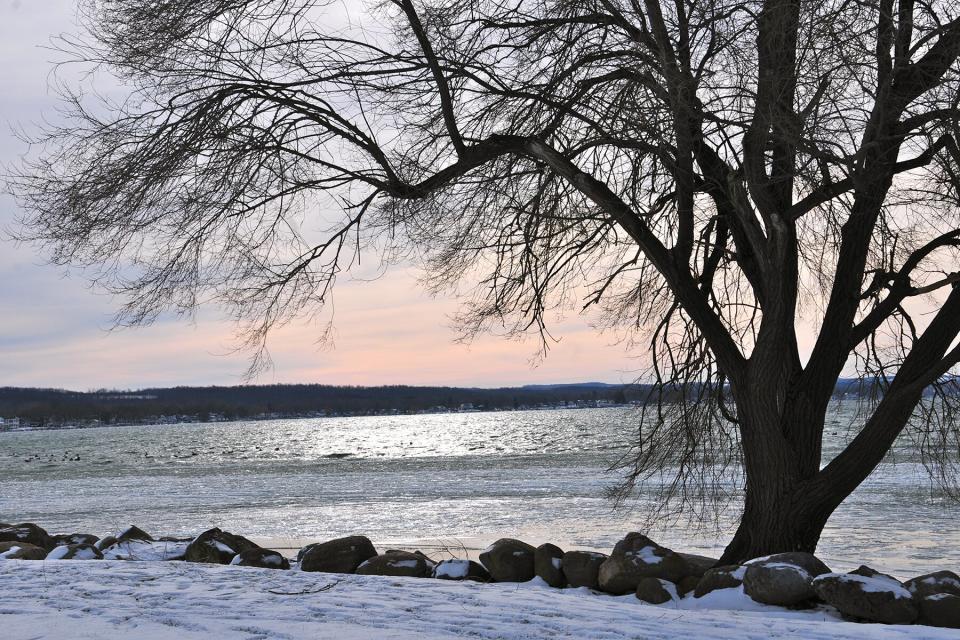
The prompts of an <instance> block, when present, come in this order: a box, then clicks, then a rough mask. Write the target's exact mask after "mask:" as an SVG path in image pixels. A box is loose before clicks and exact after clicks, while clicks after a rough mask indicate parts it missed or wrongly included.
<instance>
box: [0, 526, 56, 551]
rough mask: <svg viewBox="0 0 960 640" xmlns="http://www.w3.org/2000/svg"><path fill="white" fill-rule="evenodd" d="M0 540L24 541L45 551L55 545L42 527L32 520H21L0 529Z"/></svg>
mask: <svg viewBox="0 0 960 640" xmlns="http://www.w3.org/2000/svg"><path fill="white" fill-rule="evenodd" d="M0 542H26V543H28V544H32V545H33V546H35V547H42V548H43V549H46V550H47V551H49V550H51V549H53V548H54V547H55V546H56V545H55V544H54V542H53V539H52V538H51V537H50V534H48V533H47V532H46V530H45V529H44V528H43V527H40V526H37V525H35V524H33V523H32V522H23V523H20V524H15V525H10V526H7V527H3V528H2V529H0Z"/></svg>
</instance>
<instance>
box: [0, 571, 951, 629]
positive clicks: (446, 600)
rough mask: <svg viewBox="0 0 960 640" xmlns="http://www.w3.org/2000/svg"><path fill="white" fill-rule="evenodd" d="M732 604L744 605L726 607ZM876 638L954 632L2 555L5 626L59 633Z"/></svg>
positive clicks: (734, 592)
mask: <svg viewBox="0 0 960 640" xmlns="http://www.w3.org/2000/svg"><path fill="white" fill-rule="evenodd" d="M733 609H741V610H733ZM461 637H469V638H481V639H494V638H503V639H511V640H513V639H516V640H519V639H537V638H544V639H549V640H557V639H559V638H577V639H582V640H607V639H610V640H612V639H619V638H630V639H640V638H643V639H654V638H664V639H669V640H678V639H681V638H696V639H707V640H708V639H712V638H726V639H728V638H735V639H737V640H745V639H748V638H758V639H759V638H815V639H816V638H830V639H834V638H871V639H877V640H892V639H903V640H907V639H910V640H915V639H919V638H925V639H926V638H929V639H931V640H934V639H940V638H943V639H946V638H952V639H953V640H956V639H957V638H958V637H960V632H958V631H956V630H948V629H933V628H930V627H919V626H902V627H898V626H883V625H862V624H854V623H848V622H842V621H840V620H839V619H838V617H837V616H836V614H835V613H832V612H831V611H829V610H825V609H824V610H816V611H803V612H792V611H784V610H782V609H776V608H773V607H766V606H763V605H759V604H756V603H753V602H752V601H750V600H749V599H747V598H746V596H744V595H743V594H742V592H741V591H740V590H739V589H726V590H722V591H717V592H714V593H712V594H709V595H708V596H706V597H704V598H702V599H700V600H694V599H692V598H688V599H684V600H683V601H680V602H673V603H667V604H665V605H660V606H651V605H646V604H643V603H641V602H640V601H638V600H637V599H636V598H634V597H633V596H632V595H630V596H622V597H612V596H607V595H600V594H594V593H591V592H590V591H588V590H586V589H567V590H557V589H551V588H549V587H546V586H543V585H542V584H538V583H536V582H530V583H525V584H520V585H517V584H476V583H463V582H448V581H442V580H428V579H415V578H383V577H377V576H357V575H337V574H324V573H303V572H300V571H276V570H268V569H254V568H246V567H234V566H214V565H198V564H189V563H184V562H131V561H110V560H95V561H82V560H79V561H78V560H70V561H17V560H13V561H5V562H0V638H3V639H4V640H35V639H41V638H50V639H56V640H69V639H79V638H84V639H87V638H89V639H91V640H92V639H96V640H109V639H112V638H136V639H137V640H189V639H194V638H203V639H205V640H206V639H211V638H212V639H219V638H225V639H226V638H229V639H231V640H232V639H237V640H274V639H276V640H292V639H296V638H310V639H311V640H317V639H321V640H323V639H331V640H333V639H336V640H368V639H381V638H382V639H391V640H392V639H408V638H409V639H413V638H461Z"/></svg>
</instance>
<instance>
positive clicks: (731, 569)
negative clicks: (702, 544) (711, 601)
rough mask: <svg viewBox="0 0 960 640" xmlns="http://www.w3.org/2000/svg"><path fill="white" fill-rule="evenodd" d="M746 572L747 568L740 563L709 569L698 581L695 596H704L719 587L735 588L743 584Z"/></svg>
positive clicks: (694, 591)
mask: <svg viewBox="0 0 960 640" xmlns="http://www.w3.org/2000/svg"><path fill="white" fill-rule="evenodd" d="M746 572H747V568H746V567H742V566H740V565H738V564H728V565H724V566H722V567H714V568H713V569H709V570H708V571H707V572H706V573H705V574H703V577H702V578H700V582H698V583H697V588H696V589H694V590H693V597H694V598H702V597H703V596H705V595H707V594H708V593H710V592H712V591H717V590H719V589H735V588H736V587H739V586H740V585H741V584H743V576H744V574H745V573H746Z"/></svg>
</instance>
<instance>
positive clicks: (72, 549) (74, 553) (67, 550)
mask: <svg viewBox="0 0 960 640" xmlns="http://www.w3.org/2000/svg"><path fill="white" fill-rule="evenodd" d="M46 559H47V560H103V554H102V553H100V549H97V548H96V547H95V546H93V545H92V544H64V545H60V546H59V547H56V548H54V550H53V551H51V552H50V553H48V554H47V557H46Z"/></svg>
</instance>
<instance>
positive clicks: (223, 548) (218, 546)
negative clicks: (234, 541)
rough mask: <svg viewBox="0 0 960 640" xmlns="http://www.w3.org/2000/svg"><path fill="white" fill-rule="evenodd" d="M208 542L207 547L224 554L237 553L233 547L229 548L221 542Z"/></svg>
mask: <svg viewBox="0 0 960 640" xmlns="http://www.w3.org/2000/svg"><path fill="white" fill-rule="evenodd" d="M206 542H207V546H209V547H213V548H214V549H216V550H217V551H220V552H222V553H230V554H235V553H236V550H235V549H233V547H228V546H227V545H225V544H223V543H222V542H220V541H219V540H207V541H206Z"/></svg>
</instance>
